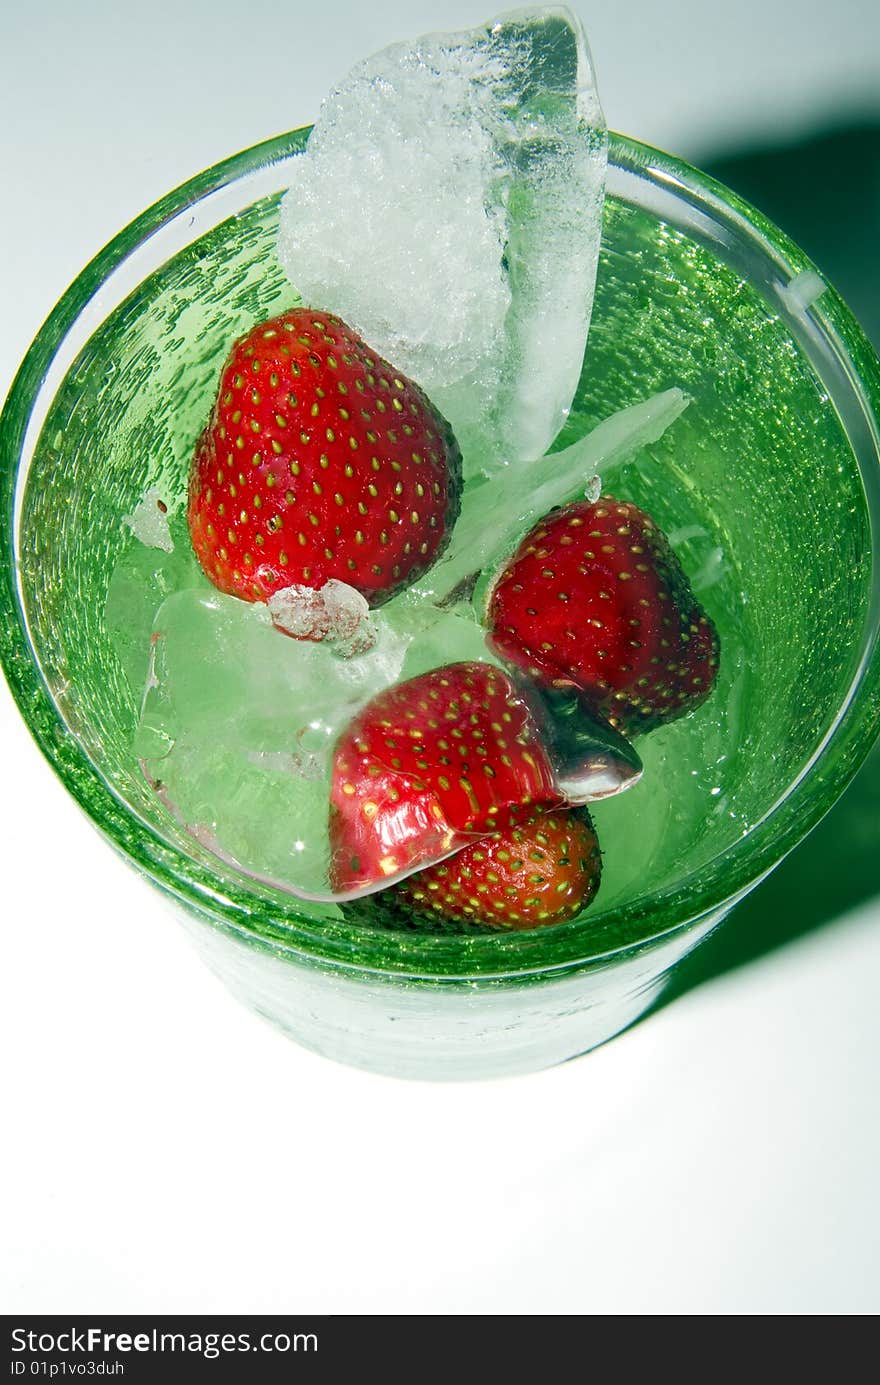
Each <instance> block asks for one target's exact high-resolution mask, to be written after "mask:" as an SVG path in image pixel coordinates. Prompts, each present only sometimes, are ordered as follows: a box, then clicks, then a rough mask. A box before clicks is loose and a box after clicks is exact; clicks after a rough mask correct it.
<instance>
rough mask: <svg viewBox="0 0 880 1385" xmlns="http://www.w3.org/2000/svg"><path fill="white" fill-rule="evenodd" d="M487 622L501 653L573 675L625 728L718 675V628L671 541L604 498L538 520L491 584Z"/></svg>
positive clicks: (659, 713)
mask: <svg viewBox="0 0 880 1385" xmlns="http://www.w3.org/2000/svg"><path fill="white" fill-rule="evenodd" d="M489 622H490V626H491V632H492V633H491V638H490V643H491V645H492V647H493V648H494V649H495V650H496V651H497V652H498V653H499V654H501V655H502V656H503V657H504V658H505V659H508V660H509V661H510V662H511V663H513V664H516V665H518V666H520V667H523V668H527V669H529V670H530V671H531V672H532V673H533V674H535V675H536V676H539V677H543V678H545V679H548V680H550V681H551V682H553V681H556V682H573V683H575V684H576V685H577V686H578V687H580V688H581V689H583V690H584V692H585V693H586V694H587V695H588V697H589V699H590V701H591V704H592V705H593V707H594V709H595V710H596V712H598V713H599V714H600V715H602V716H605V717H607V719H608V720H609V721H610V722H611V723H612V725H615V726H617V727H619V728H620V729H621V730H624V731H627V732H629V733H632V732H637V731H649V730H650V729H651V728H652V727H654V726H659V725H660V724H661V723H662V722H667V721H672V720H673V719H674V718H675V717H679V716H682V715H683V713H685V712H689V711H690V710H691V709H692V708H693V707H697V706H699V704H700V703H701V702H703V701H704V699H705V698H707V697H708V696H709V693H710V692H711V691H712V686H713V684H714V682H715V679H716V677H717V674H718V635H717V633H716V631H715V627H714V625H713V624H712V622H711V620H710V619H709V617H708V616H707V615H706V614H705V612H704V611H703V609H702V607H701V606H700V605H699V603H698V602H697V599H696V597H695V596H694V594H693V592H692V590H691V587H690V583H689V582H688V579H687V577H686V576H685V573H684V570H683V569H682V566H681V564H680V562H679V561H678V559H677V558H676V556H675V554H674V553H673V551H672V549H671V548H670V546H669V541H668V540H667V538H666V537H665V535H664V534H663V533H661V531H660V530H659V529H658V528H657V526H656V525H655V524H654V522H653V520H652V519H650V518H649V517H648V515H646V514H645V513H644V511H642V510H639V509H638V508H637V507H636V506H635V505H630V504H628V503H622V502H621V501H618V500H612V499H611V498H610V496H605V497H604V498H603V499H601V500H599V501H597V502H596V503H594V504H590V503H588V502H587V501H579V502H578V503H576V504H574V505H566V506H565V507H564V508H562V509H559V510H554V511H552V512H551V513H550V514H549V515H546V516H545V517H544V519H542V520H541V521H540V522H539V523H538V524H537V525H536V527H535V528H534V529H533V530H532V531H531V533H529V534H528V535H527V536H526V537H525V539H524V540H523V542H522V543H521V545H520V547H519V549H518V550H517V552H516V553H515V554H514V556H513V558H512V559H511V561H510V562H509V563H508V565H507V567H506V568H505V569H504V571H503V572H502V574H501V577H500V578H499V580H498V582H497V583H496V584H495V587H494V589H493V591H492V594H491V597H490V601H489Z"/></svg>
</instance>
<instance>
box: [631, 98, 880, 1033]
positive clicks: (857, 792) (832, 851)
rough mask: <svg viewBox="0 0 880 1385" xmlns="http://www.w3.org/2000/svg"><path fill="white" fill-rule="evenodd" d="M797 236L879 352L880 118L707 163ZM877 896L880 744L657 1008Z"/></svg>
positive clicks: (685, 967)
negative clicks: (828, 807)
mask: <svg viewBox="0 0 880 1385" xmlns="http://www.w3.org/2000/svg"><path fill="white" fill-rule="evenodd" d="M702 163H703V166H704V167H705V169H706V171H707V172H708V173H711V174H712V176H713V177H715V178H717V179H718V180H719V182H722V183H725V184H726V185H727V186H728V187H731V188H733V189H734V190H735V191H736V192H738V193H740V195H741V196H743V197H746V198H748V200H749V201H750V202H753V203H754V205H755V206H756V207H759V208H760V209H761V211H763V212H764V213H765V214H766V215H767V216H769V217H770V218H771V219H772V220H773V221H775V222H776V224H777V225H778V226H780V227H781V228H782V229H783V230H784V231H786V232H787V233H788V235H790V236H791V238H792V240H794V241H796V242H797V244H798V245H799V246H800V247H801V248H802V249H803V250H804V251H805V252H806V253H807V254H808V255H809V256H810V258H811V259H812V260H813V261H814V262H815V263H816V265H817V267H818V268H819V270H820V271H821V272H822V274H823V276H824V277H825V278H826V279H827V280H828V281H829V283H831V284H833V285H834V287H835V288H836V289H837V290H838V292H839V293H840V294H841V296H842V297H843V299H844V300H845V302H846V303H847V304H848V305H849V307H850V308H851V309H852V311H853V313H854V314H855V316H856V317H857V318H858V319H859V321H860V322H861V324H862V326H863V327H864V329H865V331H866V333H867V334H868V336H869V337H870V338H871V340H872V342H873V344H874V346H875V348H877V349H878V350H880V122H874V123H865V124H861V125H859V126H856V127H852V128H846V129H843V128H842V129H839V130H834V131H831V132H827V133H826V132H821V133H817V134H815V135H813V136H811V137H809V138H806V139H804V140H802V141H801V142H799V143H798V144H796V145H789V146H784V147H779V148H765V149H761V150H757V151H750V152H743V153H741V154H736V155H731V156H728V157H725V158H724V159H719V160H714V161H713V160H711V159H703V160H702ZM877 897H880V743H878V744H877V745H876V746H875V747H874V749H873V751H872V752H871V754H870V755H869V757H868V759H867V761H866V762H865V764H864V765H863V767H862V769H861V770H860V772H859V773H858V775H857V776H856V778H855V779H854V780H853V782H852V784H851V785H850V787H849V789H848V790H847V791H846V793H845V794H844V795H843V797H842V798H841V799H840V801H839V802H838V803H837V804H836V805H835V807H834V808H832V809H831V812H830V813H829V814H828V815H827V817H825V818H824V819H823V821H822V822H821V823H820V825H819V826H818V827H817V828H816V829H815V831H814V832H813V833H811V835H810V836H809V837H808V838H807V839H806V841H804V842H802V843H801V844H800V846H798V847H797V848H796V849H795V850H794V851H793V852H792V853H791V855H790V856H788V857H787V858H786V860H785V861H783V863H782V865H781V866H779V867H778V869H777V870H775V871H774V872H773V874H772V875H771V876H770V877H769V878H768V879H767V880H765V881H764V883H763V884H762V885H759V886H758V888H757V889H756V890H754V891H753V892H752V894H751V895H749V896H748V897H747V898H746V899H745V900H744V901H743V902H742V904H740V905H739V906H738V907H737V908H736V909H735V910H734V912H733V913H732V914H731V916H730V917H729V919H728V920H727V921H726V922H725V923H723V924H722V925H721V927H720V928H718V929H717V930H716V932H715V933H714V934H713V935H712V937H711V938H709V939H708V941H707V942H705V943H704V944H703V945H702V946H701V947H699V948H697V950H696V952H695V953H693V954H692V955H691V956H690V957H689V958H687V959H686V960H685V961H684V962H683V963H682V964H681V966H680V967H679V968H678V970H677V971H676V972H675V974H674V977H673V979H672V980H671V982H670V983H669V985H668V986H667V988H666V990H665V991H664V993H663V995H662V996H661V998H660V1000H659V1001H658V1002H657V1004H656V1005H655V1006H654V1011H655V1012H656V1010H658V1009H660V1008H662V1007H663V1006H664V1005H667V1004H669V1003H670V1001H673V1000H675V999H676V998H677V997H678V996H680V995H683V994H684V993H685V992H686V991H688V990H691V989H692V988H693V987H694V986H698V985H701V984H702V983H703V982H705V981H709V980H712V979H713V978H715V977H717V976H721V975H722V974H723V973H724V972H728V971H732V970H733V969H734V968H736V967H741V966H744V965H745V964H746V963H748V962H752V961H754V960H756V959H757V958H759V957H762V956H765V955H766V954H767V953H769V952H772V951H774V950H775V949H776V948H779V947H782V946H784V945H785V944H786V943H789V942H792V941H794V940H795V939H796V938H800V937H803V936H805V935H806V934H808V933H811V932H813V931H815V930H816V929H819V928H824V927H828V926H829V925H831V924H833V923H834V922H835V920H837V919H839V918H841V917H842V916H843V915H844V914H845V913H846V912H847V911H848V910H850V909H853V908H855V907H856V906H857V905H859V904H863V903H865V902H866V901H867V900H869V899H873V898H877Z"/></svg>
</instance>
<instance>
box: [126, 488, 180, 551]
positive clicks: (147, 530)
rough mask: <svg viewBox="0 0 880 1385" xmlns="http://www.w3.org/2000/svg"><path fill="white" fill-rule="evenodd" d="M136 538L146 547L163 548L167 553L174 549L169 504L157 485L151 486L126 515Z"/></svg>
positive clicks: (129, 526)
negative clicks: (169, 521)
mask: <svg viewBox="0 0 880 1385" xmlns="http://www.w3.org/2000/svg"><path fill="white" fill-rule="evenodd" d="M122 523H123V524H125V525H127V526H128V528H129V529H130V530H131V532H132V533H133V534H134V536H135V538H136V539H138V540H139V541H140V542H141V543H142V544H144V546H145V547H146V548H161V549H162V551H163V552H165V553H171V552H172V551H173V549H174V539H173V538H172V537H171V530H170V528H169V524H168V506H167V505H166V503H165V501H164V500H163V499H162V497H161V495H160V494H159V492H158V491H157V490H156V489H155V487H151V488H150V490H148V491H147V492H146V494H145V495H144V496H143V498H142V499H141V500H139V501H138V503H137V505H135V507H134V509H133V510H132V512H131V514H130V515H124V516H123V518H122Z"/></svg>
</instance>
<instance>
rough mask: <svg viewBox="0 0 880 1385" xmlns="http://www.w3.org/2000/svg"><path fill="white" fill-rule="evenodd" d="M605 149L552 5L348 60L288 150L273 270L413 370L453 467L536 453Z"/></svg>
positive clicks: (584, 263) (570, 329)
mask: <svg viewBox="0 0 880 1385" xmlns="http://www.w3.org/2000/svg"><path fill="white" fill-rule="evenodd" d="M606 160H607V135H606V131H605V123H604V119H603V116H602V111H601V107H600V105H599V99H598V96H597V93H596V86H595V81H594V78H593V70H592V63H591V59H590V53H589V49H588V47H587V42H586V38H585V36H584V33H583V30H582V28H581V25H580V21H579V20H578V19H577V18H576V17H575V16H574V15H572V14H571V13H570V12H569V11H568V10H566V9H563V8H554V9H548V10H541V9H525V10H519V11H516V12H514V13H511V14H506V15H501V16H499V17H498V18H496V19H493V20H491V21H489V22H488V23H487V24H485V25H482V26H481V27H479V28H477V29H472V30H469V31H466V32H461V33H448V34H429V35H427V36H425V37H423V38H421V39H418V40H416V41H415V42H411V43H397V44H393V45H392V46H391V47H389V48H385V49H383V50H382V51H381V52H380V53H377V54H376V55H375V56H373V57H371V58H367V59H366V60H364V61H362V62H360V63H358V64H357V65H356V66H355V67H354V68H353V69H352V70H351V72H350V73H349V74H348V76H347V77H346V78H345V79H344V81H343V82H342V83H341V85H340V86H339V87H338V88H336V90H334V91H332V92H331V93H330V95H329V96H328V97H327V99H326V100H325V102H324V104H323V106H322V108H321V112H320V116H319V119H318V122H317V124H316V126H315V129H314V131H313V132H312V135H311V137H310V139H309V143H308V146H307V148H306V150H305V153H304V154H303V155H302V156H301V157H299V158H298V159H296V160H295V161H294V164H293V170H292V174H291V181H290V189H289V191H288V192H287V194H286V196H285V198H284V202H283V205H282V211H281V221H280V228H279V239H278V253H279V258H280V260H281V262H282V264H283V266H284V268H285V269H286V270H287V272H288V274H289V276H290V278H291V280H292V281H293V283H294V285H295V286H296V288H297V289H298V290H299V292H300V293H301V294H302V296H303V298H304V300H305V301H306V302H308V303H311V304H313V305H314V306H315V307H320V308H323V309H325V310H330V311H335V312H337V313H339V315H340V316H341V317H343V318H344V319H345V320H346V321H347V322H349V323H350V324H351V326H353V327H355V328H356V329H357V330H358V331H359V332H361V333H362V335H363V336H364V338H365V340H366V341H367V342H368V343H369V345H370V346H371V347H373V348H374V349H375V350H377V351H379V352H380V353H381V354H382V355H384V356H386V357H387V358H388V359H389V360H390V361H391V362H392V363H393V364H394V365H395V366H396V367H397V368H398V369H400V370H402V371H404V372H406V373H407V374H408V375H410V376H411V377H412V378H413V379H414V380H415V381H416V382H417V383H418V384H419V385H421V387H422V388H423V389H424V390H425V391H426V393H427V394H428V396H429V397H430V398H431V400H432V401H433V403H434V404H435V405H436V406H437V407H438V408H439V409H440V411H441V412H442V413H443V414H444V415H445V416H446V417H447V418H448V419H449V421H450V423H451V424H452V427H453V429H454V431H455V433H456V436H457V438H458V441H459V444H460V445H461V447H462V450H463V452H464V458H465V474H466V475H473V474H478V473H479V472H481V471H487V472H488V471H491V470H492V469H493V468H494V467H495V466H497V465H499V464H500V463H504V462H508V461H510V460H516V459H517V458H522V457H535V456H540V455H541V454H542V453H543V452H544V451H545V450H546V449H547V447H548V446H549V444H550V443H551V442H552V440H553V438H554V437H555V436H556V434H557V432H558V431H559V429H560V427H561V426H562V423H563V422H564V420H565V417H566V415H567V412H568V410H569V408H570V405H571V401H572V398H573V396H574V392H575V389H576V387H577V383H578V379H579V377H580V371H581V365H582V361H583V355H584V347H585V344H586V339H587V331H588V328H589V321H590V314H591V311H592V302H593V289H594V283H595V275H596V263H597V258H598V249H599V238H600V232H601V220H602V203H603V196H604V179H605V166H606Z"/></svg>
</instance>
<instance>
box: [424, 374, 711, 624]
mask: <svg viewBox="0 0 880 1385" xmlns="http://www.w3.org/2000/svg"><path fill="white" fill-rule="evenodd" d="M689 402H690V400H689V398H688V396H687V395H686V394H684V393H683V392H682V391H681V390H680V389H670V390H664V391H663V392H662V393H661V394H655V395H652V396H651V398H650V399H646V400H644V401H643V402H642V403H640V404H633V405H631V406H630V408H628V409H621V410H619V412H618V413H615V414H611V415H610V416H609V417H608V418H606V419H603V420H602V422H601V423H599V424H597V426H596V427H595V428H594V429H593V430H592V431H591V432H589V433H587V434H586V435H585V436H584V437H582V438H579V439H578V441H577V442H575V443H572V445H571V446H570V447H566V448H563V450H562V451H561V452H554V453H551V454H550V455H549V456H547V457H542V458H538V459H533V460H531V461H523V462H518V463H514V464H511V465H510V466H509V467H507V468H505V470H504V471H503V472H502V473H500V474H499V475H497V476H493V477H489V478H488V479H486V480H484V481H482V482H476V483H475V484H473V485H472V486H470V487H468V489H467V490H466V492H465V499H464V502H463V504H462V511H461V515H460V517H459V519H458V522H457V524H456V526H455V529H454V530H453V534H452V542H451V544H450V546H449V549H448V551H447V553H446V554H445V555H444V557H442V558H441V559H440V561H439V562H438V563H435V564H434V567H433V568H431V570H430V571H429V572H427V573H426V574H425V576H424V577H423V578H422V579H421V581H420V582H419V583H418V584H417V590H418V592H419V594H420V595H421V596H422V597H424V598H425V599H427V600H433V601H442V600H443V599H444V598H446V597H448V596H449V594H450V593H452V592H454V591H455V588H456V587H457V586H458V584H459V583H461V582H463V581H464V580H465V579H466V578H467V577H468V576H470V575H471V574H473V573H475V572H480V571H483V570H489V569H491V568H492V567H493V565H494V564H496V563H498V562H500V561H501V560H502V559H503V557H504V556H506V551H507V550H509V549H510V548H511V545H512V544H515V543H517V542H518V541H519V539H520V538H522V536H523V535H524V534H525V533H526V532H527V531H528V529H530V528H531V526H532V524H534V523H535V522H536V521H537V520H538V519H540V517H541V516H542V515H545V514H546V513H547V512H548V511H549V510H552V509H553V507H554V506H555V505H564V504H566V503H567V502H568V501H570V500H575V499H578V498H583V497H584V496H585V495H586V496H587V497H588V498H590V499H593V500H595V499H597V498H598V494H597V490H596V475H597V473H599V474H600V479H601V473H602V472H603V471H607V470H608V469H609V468H610V467H611V466H613V465H615V464H616V463H617V462H620V461H623V460H624V458H626V457H627V456H628V455H629V454H630V453H631V452H635V451H636V450H637V449H638V448H639V447H644V446H646V445H647V444H649V443H652V442H657V441H658V439H659V438H661V437H662V436H663V434H664V433H665V431H666V429H667V428H668V427H669V426H670V424H672V423H674V422H675V420H676V419H677V418H678V417H679V415H680V414H681V413H683V412H684V410H685V409H686V408H687V406H688V404H689Z"/></svg>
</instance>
